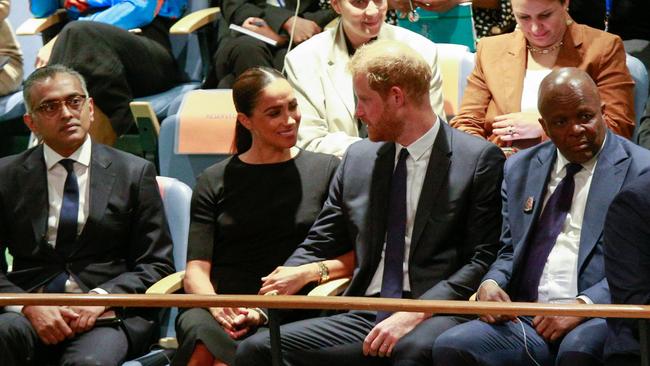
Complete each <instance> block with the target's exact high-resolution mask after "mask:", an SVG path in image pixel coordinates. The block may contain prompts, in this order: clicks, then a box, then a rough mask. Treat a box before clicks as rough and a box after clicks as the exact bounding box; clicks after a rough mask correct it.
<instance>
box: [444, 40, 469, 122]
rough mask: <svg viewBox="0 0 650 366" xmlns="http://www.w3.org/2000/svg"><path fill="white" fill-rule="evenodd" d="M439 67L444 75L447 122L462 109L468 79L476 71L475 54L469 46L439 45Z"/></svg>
mask: <svg viewBox="0 0 650 366" xmlns="http://www.w3.org/2000/svg"><path fill="white" fill-rule="evenodd" d="M436 46H437V47H438V65H439V67H440V73H441V75H442V96H443V98H444V104H445V114H446V115H447V121H449V120H451V119H452V118H453V117H454V116H455V115H456V114H458V110H459V108H460V105H461V102H462V101H463V93H464V91H465V87H466V86H467V77H468V76H469V74H470V73H471V72H472V70H473V69H474V53H473V52H470V51H469V49H468V48H467V46H463V45H457V44H450V43H439V44H437V45H436Z"/></svg>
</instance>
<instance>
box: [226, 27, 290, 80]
mask: <svg viewBox="0 0 650 366" xmlns="http://www.w3.org/2000/svg"><path fill="white" fill-rule="evenodd" d="M286 54H287V49H286V48H284V47H275V46H271V45H269V44H268V43H264V42H262V41H258V40H257V39H255V38H253V37H250V36H247V35H243V34H239V33H236V34H233V33H231V34H229V35H227V36H225V37H223V39H222V40H221V41H220V42H219V48H218V49H217V52H216V53H215V54H214V67H215V72H216V77H217V80H219V88H231V87H232V84H233V82H234V81H235V79H236V78H237V77H238V76H239V75H241V74H242V73H243V72H244V71H246V70H247V69H249V68H251V67H256V66H266V67H270V68H275V69H277V70H278V71H281V70H282V67H283V66H284V56H285V55H286Z"/></svg>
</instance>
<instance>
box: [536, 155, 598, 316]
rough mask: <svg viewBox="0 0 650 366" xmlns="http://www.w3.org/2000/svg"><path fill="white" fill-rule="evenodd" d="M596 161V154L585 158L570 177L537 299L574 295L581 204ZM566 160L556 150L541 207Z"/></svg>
mask: <svg viewBox="0 0 650 366" xmlns="http://www.w3.org/2000/svg"><path fill="white" fill-rule="evenodd" d="M597 162H598V156H595V157H593V158H592V159H591V160H589V161H588V162H586V163H583V164H582V170H580V171H579V172H578V173H576V175H575V176H574V177H573V180H574V182H575V190H574V191H573V201H572V202H571V209H570V210H569V212H568V213H567V216H566V219H565V220H564V225H563V227H562V231H561V232H560V234H559V235H558V236H557V240H556V241H555V245H554V246H553V249H551V253H550V254H549V255H548V258H547V260H546V264H545V265H544V270H543V271H542V276H541V277H540V280H539V287H538V290H537V293H538V297H537V301H538V302H555V301H562V300H566V299H574V298H576V296H577V295H578V251H579V248H580V234H581V232H582V221H583V219H584V215H585V207H586V206H587V199H588V196H589V188H590V187H591V179H592V177H593V175H594V170H595V169H596V163H597ZM567 164H569V161H568V160H567V159H566V158H565V157H564V156H563V155H562V154H561V153H560V151H559V150H558V152H557V159H556V160H555V166H554V167H553V170H551V176H550V178H549V181H548V187H547V190H546V195H545V197H544V207H545V206H546V202H547V201H548V199H549V197H550V196H551V194H553V192H554V191H555V189H556V188H557V186H558V184H560V181H562V179H563V178H564V176H565V175H566V165H567ZM542 209H543V208H542ZM579 298H581V299H583V300H584V301H585V302H587V303H588V304H591V303H593V302H592V301H591V299H589V298H588V297H586V296H579Z"/></svg>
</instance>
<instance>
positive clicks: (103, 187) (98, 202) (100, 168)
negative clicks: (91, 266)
mask: <svg viewBox="0 0 650 366" xmlns="http://www.w3.org/2000/svg"><path fill="white" fill-rule="evenodd" d="M104 149H105V147H103V146H101V145H99V144H97V143H93V145H92V154H91V158H90V185H89V189H90V192H89V199H88V201H89V208H88V217H87V218H86V225H85V226H84V229H83V231H82V232H81V235H80V236H79V240H77V243H76V244H75V245H76V248H75V249H74V251H72V253H74V252H75V251H77V250H79V248H80V247H81V246H82V245H83V243H84V242H86V239H87V237H88V235H89V233H93V232H95V233H97V231H95V230H94V228H93V226H95V225H96V223H98V222H101V220H102V218H103V216H104V213H105V212H106V206H107V204H108V198H109V197H110V195H111V191H112V189H113V183H114V181H115V172H114V171H113V169H111V161H110V160H109V159H108V157H107V156H106V153H105V150H104Z"/></svg>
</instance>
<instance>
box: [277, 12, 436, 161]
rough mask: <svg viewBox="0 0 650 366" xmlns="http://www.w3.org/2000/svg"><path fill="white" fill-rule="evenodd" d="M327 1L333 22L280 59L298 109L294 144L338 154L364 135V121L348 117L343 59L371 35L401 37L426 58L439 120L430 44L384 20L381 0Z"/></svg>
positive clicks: (350, 107)
mask: <svg viewBox="0 0 650 366" xmlns="http://www.w3.org/2000/svg"><path fill="white" fill-rule="evenodd" d="M331 4H332V7H333V8H334V10H335V11H336V12H337V13H338V14H340V15H341V21H340V22H339V25H338V26H337V27H335V28H333V29H330V30H326V31H324V32H322V33H320V34H318V35H316V36H314V37H312V38H310V39H309V40H307V41H305V42H303V43H302V44H300V45H299V46H298V47H296V48H295V49H294V50H292V51H291V52H289V54H287V57H286V59H285V70H286V73H287V78H288V80H289V82H290V83H291V84H292V86H293V87H294V90H295V92H296V97H297V99H298V105H299V106H300V110H301V111H302V122H301V125H300V129H299V135H298V146H300V147H302V148H304V149H306V150H311V151H318V152H323V153H329V154H334V155H337V156H342V155H343V153H345V150H346V149H347V147H348V146H349V145H350V144H352V143H353V142H355V141H358V140H360V139H361V137H364V134H365V126H362V125H361V123H360V121H357V119H356V118H355V117H354V109H355V104H356V103H355V96H354V91H353V89H352V75H351V74H350V72H349V71H348V70H347V64H348V61H349V60H350V57H351V55H352V54H354V51H355V50H356V49H357V48H358V47H360V46H361V45H363V44H365V43H367V42H370V41H372V40H375V39H392V40H398V41H402V42H404V43H406V44H408V45H409V46H410V47H412V48H413V49H415V50H417V51H419V52H420V53H421V54H422V56H423V57H424V58H425V59H426V60H429V62H430V63H431V70H432V71H433V78H432V80H431V89H430V93H429V95H430V98H431V105H432V107H433V110H434V111H435V112H436V114H437V115H438V116H439V117H440V118H442V119H445V114H444V109H443V99H442V79H441V77H440V72H439V70H438V64H437V60H438V55H437V51H436V45H435V44H434V43H433V42H431V41H429V40H428V39H426V38H424V37H422V36H420V35H419V34H416V33H414V32H411V31H409V30H407V29H404V28H399V27H395V26H392V25H389V24H385V23H384V18H385V17H386V10H387V8H388V5H387V0H373V1H370V0H331Z"/></svg>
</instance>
